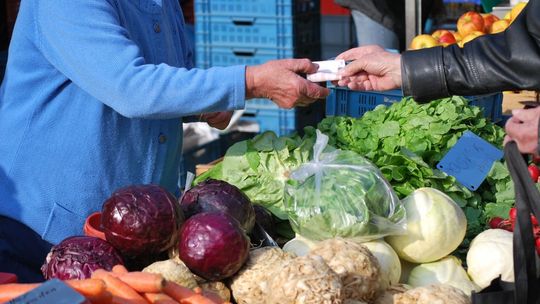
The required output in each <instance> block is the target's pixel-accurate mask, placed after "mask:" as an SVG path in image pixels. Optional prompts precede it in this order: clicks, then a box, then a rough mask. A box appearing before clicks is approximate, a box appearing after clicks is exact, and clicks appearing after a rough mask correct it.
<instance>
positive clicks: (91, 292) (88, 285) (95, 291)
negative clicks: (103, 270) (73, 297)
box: [64, 279, 107, 301]
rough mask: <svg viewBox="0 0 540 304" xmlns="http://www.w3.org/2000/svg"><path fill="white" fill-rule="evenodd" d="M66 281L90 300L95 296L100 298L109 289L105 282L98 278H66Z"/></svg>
mask: <svg viewBox="0 0 540 304" xmlns="http://www.w3.org/2000/svg"><path fill="white" fill-rule="evenodd" d="M64 283H66V284H67V285H69V287H71V288H73V289H75V290H76V291H77V292H78V293H80V294H82V295H83V296H85V297H86V298H88V299H89V300H90V301H92V299H93V298H96V299H100V298H101V297H102V296H104V294H105V292H106V291H107V286H106V285H105V282H103V280H98V279H85V280H66V281H64Z"/></svg>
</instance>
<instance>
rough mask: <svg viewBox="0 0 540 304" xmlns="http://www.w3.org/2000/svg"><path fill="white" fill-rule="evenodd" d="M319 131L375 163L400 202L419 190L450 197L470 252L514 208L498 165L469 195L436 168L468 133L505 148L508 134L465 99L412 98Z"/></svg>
mask: <svg viewBox="0 0 540 304" xmlns="http://www.w3.org/2000/svg"><path fill="white" fill-rule="evenodd" d="M318 128H319V129H320V130H321V131H322V132H323V133H325V134H327V135H328V136H329V137H330V145H332V146H334V147H336V148H339V149H345V150H351V151H354V152H357V153H358V154H360V155H362V156H364V157H366V158H368V159H369V160H370V161H372V162H373V163H374V164H375V165H376V166H377V167H379V169H380V170H381V172H382V173H383V174H384V176H385V177H386V179H387V180H388V181H389V182H390V184H391V185H392V186H393V188H394V190H395V191H396V193H397V194H398V196H399V197H400V198H404V197H406V196H408V195H409V194H411V193H412V192H413V191H414V190H416V189H418V188H421V187H431V188H435V189H438V190H441V191H443V192H444V193H445V194H447V195H448V196H450V197H451V198H452V199H453V200H454V201H455V202H456V203H457V204H458V205H459V206H460V207H461V208H462V209H463V210H464V212H465V215H466V217H467V222H468V227H467V242H466V243H464V248H466V247H467V245H468V241H470V240H471V239H472V238H473V237H474V236H476V235H477V234H478V233H480V232H482V231H483V230H484V229H485V226H486V224H487V222H488V221H489V219H491V218H492V217H495V216H499V217H504V216H506V214H508V210H509V209H510V208H511V207H512V205H513V203H514V192H513V185H512V181H511V179H510V175H509V172H508V170H507V168H506V167H505V166H504V165H503V164H502V163H501V162H496V163H495V165H494V166H493V168H492V169H491V171H490V173H489V175H488V177H487V179H486V181H485V182H484V183H483V184H482V186H481V187H480V188H479V189H478V190H477V191H476V192H471V191H470V190H469V189H467V188H465V187H464V186H462V185H461V184H459V183H458V182H457V181H456V180H455V178H453V177H451V176H448V175H446V174H444V173H443V172H441V171H439V170H437V169H435V168H436V165H437V163H438V162H439V161H440V160H441V159H442V157H443V156H444V155H445V154H446V153H447V152H448V150H449V149H450V148H451V147H453V146H454V144H455V143H456V142H457V140H458V139H459V138H460V137H461V136H462V135H463V133H464V132H465V131H467V130H469V131H471V132H473V133H475V134H476V135H478V136H480V137H482V138H483V139H485V140H486V141H488V142H490V143H491V144H493V145H495V146H496V147H501V145H502V141H503V138H504V130H503V129H502V128H501V127H499V126H497V125H495V124H493V123H491V122H489V121H488V120H486V118H484V117H483V114H482V110H481V109H480V108H478V107H474V106H469V105H468V101H467V100H466V99H464V98H462V97H449V98H444V99H439V100H434V101H431V102H430V103H427V104H417V103H416V102H415V101H414V100H412V99H411V98H404V99H403V100H402V101H401V102H398V103H394V104H392V105H391V106H389V107H385V106H378V107H377V108H375V109H374V110H373V111H369V112H367V113H365V114H364V115H363V116H362V117H360V118H357V119H355V118H349V117H331V118H327V119H325V120H323V121H322V122H321V123H320V124H319V125H318Z"/></svg>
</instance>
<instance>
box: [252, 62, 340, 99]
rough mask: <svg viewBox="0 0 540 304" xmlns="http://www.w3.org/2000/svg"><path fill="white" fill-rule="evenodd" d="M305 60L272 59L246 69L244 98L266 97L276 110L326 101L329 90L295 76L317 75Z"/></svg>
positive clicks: (310, 63) (315, 67)
mask: <svg viewBox="0 0 540 304" xmlns="http://www.w3.org/2000/svg"><path fill="white" fill-rule="evenodd" d="M317 69H318V67H317V65H316V64H314V63H312V62H311V61H310V60H308V59H282V60H272V61H269V62H267V63H265V64H261V65H257V66H248V67H247V68H246V98H268V99H271V100H272V101H273V102H275V103H276V104H277V105H278V106H279V107H281V108H286V109H290V108H293V107H295V106H306V105H309V104H310V103H313V102H315V101H316V100H317V99H322V98H325V97H326V96H327V95H328V94H329V93H330V91H329V90H328V89H326V88H323V87H321V86H319V85H317V84H315V83H312V82H310V81H308V80H306V79H305V78H302V77H301V76H300V75H298V74H311V73H315V72H317Z"/></svg>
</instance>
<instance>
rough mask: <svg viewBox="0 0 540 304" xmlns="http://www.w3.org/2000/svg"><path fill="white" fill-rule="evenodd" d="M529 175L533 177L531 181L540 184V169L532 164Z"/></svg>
mask: <svg viewBox="0 0 540 304" xmlns="http://www.w3.org/2000/svg"><path fill="white" fill-rule="evenodd" d="M528 169H529V175H530V176H531V179H532V180H533V182H535V183H536V182H538V176H540V169H538V167H537V166H536V165H534V164H530V165H529V167H528Z"/></svg>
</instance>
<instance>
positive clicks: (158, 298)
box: [144, 293, 178, 304]
mask: <svg viewBox="0 0 540 304" xmlns="http://www.w3.org/2000/svg"><path fill="white" fill-rule="evenodd" d="M144 298H145V299H146V300H147V301H148V302H150V303H152V304H178V302H176V301H175V300H174V299H173V298H171V297H169V296H168V295H166V294H164V293H145V294H144Z"/></svg>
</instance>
